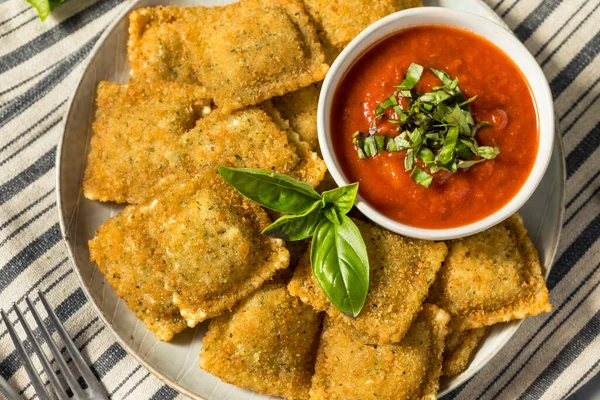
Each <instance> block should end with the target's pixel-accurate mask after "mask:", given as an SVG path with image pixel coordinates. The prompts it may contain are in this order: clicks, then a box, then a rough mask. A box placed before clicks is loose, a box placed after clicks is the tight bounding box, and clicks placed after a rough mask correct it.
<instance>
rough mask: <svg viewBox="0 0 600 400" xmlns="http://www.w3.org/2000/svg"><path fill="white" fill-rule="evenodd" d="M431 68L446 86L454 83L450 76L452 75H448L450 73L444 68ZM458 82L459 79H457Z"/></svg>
mask: <svg viewBox="0 0 600 400" xmlns="http://www.w3.org/2000/svg"><path fill="white" fill-rule="evenodd" d="M429 70H430V71H431V72H433V74H434V75H435V76H436V77H437V78H438V79H439V80H440V81H442V83H443V84H444V86H447V87H450V86H451V85H452V78H450V75H448V73H447V72H446V71H444V70H443V69H435V68H429ZM457 84H458V81H457Z"/></svg>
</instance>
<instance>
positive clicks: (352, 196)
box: [321, 182, 358, 215]
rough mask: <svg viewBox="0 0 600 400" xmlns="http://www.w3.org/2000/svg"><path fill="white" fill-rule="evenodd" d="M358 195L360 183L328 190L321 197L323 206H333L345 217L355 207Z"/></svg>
mask: <svg viewBox="0 0 600 400" xmlns="http://www.w3.org/2000/svg"><path fill="white" fill-rule="evenodd" d="M357 193H358V182H355V183H352V184H350V185H345V186H340V187H338V188H335V189H332V190H327V191H326V192H323V193H321V197H322V198H323V205H326V204H332V205H333V206H334V207H335V208H336V209H337V210H338V211H339V212H341V213H342V214H344V215H345V214H348V211H350V210H351V209H352V207H354V201H355V200H356V194H357Z"/></svg>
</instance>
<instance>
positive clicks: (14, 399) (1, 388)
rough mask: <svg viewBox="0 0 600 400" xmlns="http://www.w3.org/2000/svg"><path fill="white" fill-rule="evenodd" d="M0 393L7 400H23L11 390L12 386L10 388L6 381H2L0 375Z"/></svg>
mask: <svg viewBox="0 0 600 400" xmlns="http://www.w3.org/2000/svg"><path fill="white" fill-rule="evenodd" d="M0 393H2V394H3V395H4V396H6V398H7V399H8V400H23V398H22V397H21V396H19V394H18V393H17V392H16V391H15V389H13V388H12V386H10V385H9V384H8V382H6V379H4V378H3V377H2V376H1V375H0Z"/></svg>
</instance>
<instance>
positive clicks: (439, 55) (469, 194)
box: [330, 25, 539, 229]
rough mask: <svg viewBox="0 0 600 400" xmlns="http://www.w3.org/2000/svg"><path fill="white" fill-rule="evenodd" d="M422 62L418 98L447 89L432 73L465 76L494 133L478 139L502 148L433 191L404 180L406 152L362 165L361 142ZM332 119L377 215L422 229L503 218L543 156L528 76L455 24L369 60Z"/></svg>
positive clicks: (341, 156)
mask: <svg viewBox="0 0 600 400" xmlns="http://www.w3.org/2000/svg"><path fill="white" fill-rule="evenodd" d="M413 62H414V63H417V64H420V65H422V66H423V67H424V69H425V70H424V72H423V75H422V77H421V80H420V81H419V83H418V84H417V86H416V90H417V91H419V92H429V91H431V88H432V87H433V86H436V85H440V84H441V83H440V81H439V80H438V79H437V78H436V77H435V75H433V73H432V72H431V71H429V67H433V68H436V69H443V70H445V71H446V72H448V73H449V74H450V76H451V77H452V78H454V77H457V78H458V80H459V83H458V84H459V86H460V88H461V90H462V92H463V93H464V94H465V96H466V97H467V98H469V97H472V96H474V95H477V99H476V100H475V101H474V102H473V103H471V113H472V115H473V118H474V120H475V122H476V123H477V122H478V121H488V122H490V123H491V124H492V126H489V127H485V128H482V129H480V130H479V132H478V133H477V135H476V139H477V141H478V143H479V145H486V146H498V147H499V148H500V154H499V155H498V156H497V157H496V158H495V159H493V160H487V161H484V162H482V163H479V164H477V165H474V166H472V167H471V168H469V169H467V170H458V171H457V172H455V173H450V172H445V171H439V172H437V173H435V174H434V175H433V177H434V178H433V182H432V183H431V185H430V186H429V188H426V187H424V186H421V185H419V184H418V183H416V182H415V181H413V180H412V179H411V177H410V172H405V170H404V158H405V153H406V151H401V152H382V153H380V154H378V155H376V156H375V157H371V158H365V159H359V158H358V154H357V151H356V148H355V147H354V144H353V143H352V135H353V134H354V133H355V132H356V131H361V132H367V131H368V130H369V126H370V125H371V122H372V120H373V118H374V117H375V112H374V110H375V109H376V108H377V106H378V105H379V104H380V103H381V102H382V101H384V100H385V99H386V98H387V97H388V96H389V95H390V94H392V93H393V92H394V90H395V88H394V86H396V85H398V84H399V83H400V82H401V81H402V80H403V79H404V76H405V74H406V71H407V69H408V67H409V65H410V64H411V63H413ZM403 103H404V105H405V106H406V104H407V102H405V100H403ZM330 119H331V132H332V138H333V145H334V151H335V154H336V156H337V159H338V161H339V163H340V165H341V167H342V170H343V172H344V174H345V175H346V177H347V178H348V180H349V181H350V182H360V186H359V193H360V195H361V196H362V197H363V199H364V200H365V201H367V202H368V203H370V204H371V205H372V206H373V207H374V208H376V209H377V210H379V211H380V212H382V213H383V214H385V215H387V216H388V217H390V218H392V219H394V220H396V221H398V222H401V223H404V224H407V225H412V226H415V227H422V228H432V229H443V228H453V227H458V226H462V225H467V224H470V223H473V222H476V221H478V220H481V219H483V218H485V217H487V216H489V215H490V214H492V213H494V212H495V211H497V210H498V209H500V208H501V207H502V206H504V205H505V204H506V203H508V202H509V201H510V200H511V199H512V198H513V197H514V196H515V195H516V194H517V192H518V191H519V189H520V188H521V187H522V186H523V184H524V183H525V181H526V180H527V177H528V176H529V173H530V172H531V169H532V168H533V164H534V162H535V158H536V155H537V150H538V140H539V139H538V124H537V114H536V109H535V104H534V100H533V97H532V94H531V92H530V88H529V85H528V83H527V81H526V80H525V77H524V76H523V74H522V73H521V71H520V70H519V69H518V67H517V66H516V65H515V64H514V63H513V61H512V60H511V59H510V58H509V57H508V56H507V55H506V54H504V52H502V50H500V49H499V48H498V47H496V46H495V45H494V44H492V43H490V42H488V41H487V40H486V39H484V38H482V37H479V36H477V35H475V34H473V33H471V32H468V31H465V30H462V29H457V28H453V27H447V26H439V25H431V26H421V27H415V28H410V29H406V30H402V31H400V32H398V33H395V34H393V35H392V36H390V37H388V38H386V39H384V40H383V41H382V42H380V43H378V44H377V45H375V46H374V47H372V48H370V49H369V50H367V51H366V52H365V53H363V54H362V55H361V56H360V57H359V58H358V59H357V60H356V61H355V63H354V65H353V66H352V67H351V68H350V69H349V71H348V72H347V74H346V76H345V77H344V78H343V79H342V81H341V83H340V84H339V86H338V88H337V89H336V92H335V95H334V100H333V106H332V109H331V116H330ZM396 128H397V125H393V124H390V123H387V122H384V123H380V124H378V132H377V133H378V134H389V135H396V134H397V132H396V131H395V129H396ZM419 165H421V166H422V164H421V163H420V162H419ZM423 169H425V168H423ZM425 170H426V169H425Z"/></svg>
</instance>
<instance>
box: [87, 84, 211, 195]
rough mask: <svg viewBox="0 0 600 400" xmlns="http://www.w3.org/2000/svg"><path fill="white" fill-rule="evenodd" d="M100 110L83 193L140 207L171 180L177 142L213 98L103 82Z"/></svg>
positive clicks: (190, 89) (181, 88) (193, 90)
mask: <svg viewBox="0 0 600 400" xmlns="http://www.w3.org/2000/svg"><path fill="white" fill-rule="evenodd" d="M96 106H97V110H96V119H95V121H94V123H93V124H92V129H93V135H92V139H91V150H90V153H89V155H88V159H87V166H86V170H85V175H84V179H83V184H82V185H83V194H84V196H85V197H86V198H88V199H91V200H100V201H114V202H117V203H125V202H128V203H139V202H140V201H142V200H144V199H145V198H147V194H148V191H149V189H151V188H153V187H154V186H156V185H159V184H161V182H164V181H166V180H169V179H170V175H172V174H173V173H174V171H173V170H171V169H169V160H168V155H169V154H171V153H172V152H173V143H176V142H177V141H178V140H179V138H180V137H181V135H183V133H185V132H186V131H187V130H188V129H191V128H193V127H194V125H195V123H196V120H197V119H198V118H200V117H201V116H202V115H203V114H206V113H207V112H209V111H210V99H208V98H207V97H206V91H205V90H204V89H203V88H201V87H199V86H191V85H182V84H179V83H169V82H149V83H148V84H144V85H120V84H118V83H112V82H100V83H99V84H98V89H97V97H96Z"/></svg>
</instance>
